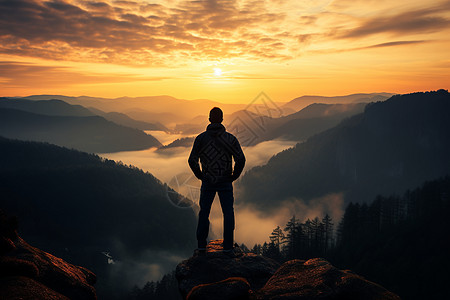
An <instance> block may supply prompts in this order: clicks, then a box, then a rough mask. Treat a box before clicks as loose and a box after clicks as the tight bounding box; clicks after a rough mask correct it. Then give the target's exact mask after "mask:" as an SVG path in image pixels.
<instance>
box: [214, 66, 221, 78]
mask: <svg viewBox="0 0 450 300" xmlns="http://www.w3.org/2000/svg"><path fill="white" fill-rule="evenodd" d="M214 76H217V77H220V76H222V69H220V68H214Z"/></svg>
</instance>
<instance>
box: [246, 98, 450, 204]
mask: <svg viewBox="0 0 450 300" xmlns="http://www.w3.org/2000/svg"><path fill="white" fill-rule="evenodd" d="M449 110H450V94H449V93H448V92H447V91H445V90H439V91H436V92H426V93H414V94H407V95H397V96H393V97H391V98H390V99H389V100H387V101H384V102H377V103H374V104H369V105H367V106H366V109H365V111H364V113H362V114H359V115H356V116H354V117H351V118H350V119H347V120H344V121H343V122H342V123H340V124H339V125H338V126H336V127H334V128H332V129H329V130H327V131H325V132H322V133H320V134H317V135H315V136H313V137H311V138H309V139H308V140H307V141H306V142H304V143H301V144H297V145H296V146H295V147H293V148H291V149H288V150H285V151H283V152H281V153H279V154H277V155H276V156H274V157H272V158H271V159H270V160H269V162H268V163H267V164H266V165H264V166H261V167H255V168H253V169H251V170H249V171H247V172H246V173H245V175H244V176H243V178H242V179H241V181H240V182H238V183H237V190H238V194H239V197H240V199H242V201H243V202H246V203H251V204H254V205H256V206H259V207H260V208H266V209H267V208H274V207H278V206H279V205H280V204H281V203H282V202H283V201H286V200H289V199H291V200H292V199H300V200H303V201H306V202H309V201H311V199H314V198H317V197H323V196H326V195H328V194H331V193H343V195H344V201H345V203H349V202H350V201H353V202H367V201H369V200H371V199H372V198H374V197H375V196H376V195H377V194H392V193H395V192H403V191H404V190H407V189H408V188H412V187H415V186H418V185H419V184H420V183H421V182H423V181H425V180H427V179H431V178H437V177H439V176H444V175H446V174H448V173H450V160H449V159H448V153H450V139H449V136H450V118H448V115H447V112H448V111H449Z"/></svg>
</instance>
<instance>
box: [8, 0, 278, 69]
mask: <svg viewBox="0 0 450 300" xmlns="http://www.w3.org/2000/svg"><path fill="white" fill-rule="evenodd" d="M282 19H283V15H282V14H280V13H277V14H275V13H271V12H270V11H268V10H267V9H266V8H264V6H262V5H261V4H257V2H255V3H254V4H253V5H252V6H248V5H247V6H244V7H242V8H240V7H239V5H238V1H182V2H180V4H179V5H177V6H172V7H169V6H168V3H166V5H158V4H156V5H155V4H148V3H142V2H136V1H116V2H109V3H107V2H94V1H79V2H72V3H71V2H67V1H62V0H60V1H56V0H53V1H38V0H5V1H2V2H0V44H1V45H2V46H1V47H0V52H1V53H8V54H16V55H27V56H34V57H41V58H48V59H56V60H61V59H64V60H74V61H96V62H99V61H100V62H109V63H119V64H132V65H162V64H164V63H165V62H166V61H167V58H170V57H184V58H188V57H189V58H191V59H202V60H204V59H205V58H210V59H217V57H221V58H226V57H234V56H239V55H244V56H248V57H253V58H254V59H264V58H266V57H271V58H277V57H279V58H282V59H283V58H285V57H286V55H285V54H283V53H281V52H280V50H282V48H283V45H282V41H280V40H279V39H275V40H274V41H272V42H271V44H267V46H266V47H262V48H259V50H255V49H256V48H258V47H257V46H259V45H266V44H265V43H261V42H260V41H259V40H260V39H261V38H264V37H271V36H272V35H273V34H272V33H271V32H270V31H269V30H265V31H261V28H264V27H267V28H269V25H271V24H275V23H276V22H278V21H280V20H282ZM246 33H254V34H255V36H256V37H257V38H255V39H254V40H240V39H239V36H243V35H245V34H246ZM272 40H273V38H272ZM274 43H278V44H276V45H277V46H276V47H273V44H274ZM163 58H165V59H163ZM169 61H170V60H169Z"/></svg>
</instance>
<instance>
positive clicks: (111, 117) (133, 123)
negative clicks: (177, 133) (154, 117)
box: [89, 107, 170, 132]
mask: <svg viewBox="0 0 450 300" xmlns="http://www.w3.org/2000/svg"><path fill="white" fill-rule="evenodd" d="M89 110H90V111H92V112H93V113H95V114H96V115H98V116H101V117H103V118H105V119H106V120H108V121H111V122H114V123H116V124H119V125H123V126H126V127H131V128H136V129H139V130H159V131H165V132H169V131H170V130H169V129H168V128H167V127H166V126H164V125H163V124H161V123H159V122H156V123H149V122H144V121H138V120H135V119H132V118H130V117H129V116H127V115H126V114H123V113H118V112H108V113H106V112H104V111H101V110H99V109H96V108H93V107H90V108H89Z"/></svg>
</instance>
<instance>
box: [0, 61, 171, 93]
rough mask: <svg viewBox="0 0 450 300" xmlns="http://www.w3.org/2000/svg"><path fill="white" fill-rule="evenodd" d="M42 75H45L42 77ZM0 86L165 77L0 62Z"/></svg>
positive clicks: (140, 79) (118, 81) (53, 85)
mask: <svg viewBox="0 0 450 300" xmlns="http://www.w3.org/2000/svg"><path fill="white" fill-rule="evenodd" d="M42 74H45V76H43V75H42ZM0 79H1V82H0V86H2V85H5V87H9V88H10V87H27V86H32V85H39V86H40V87H42V88H44V87H51V88H54V87H58V86H67V85H78V84H93V83H111V82H113V83H120V82H130V81H155V80H164V79H167V77H143V76H137V75H134V74H123V73H122V74H114V73H108V74H102V73H86V72H76V71H73V70H72V69H69V68H66V67H55V66H45V65H36V64H32V63H23V62H17V61H0Z"/></svg>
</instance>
